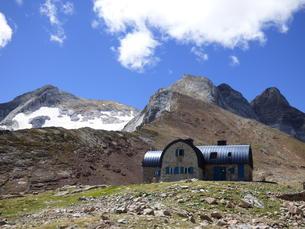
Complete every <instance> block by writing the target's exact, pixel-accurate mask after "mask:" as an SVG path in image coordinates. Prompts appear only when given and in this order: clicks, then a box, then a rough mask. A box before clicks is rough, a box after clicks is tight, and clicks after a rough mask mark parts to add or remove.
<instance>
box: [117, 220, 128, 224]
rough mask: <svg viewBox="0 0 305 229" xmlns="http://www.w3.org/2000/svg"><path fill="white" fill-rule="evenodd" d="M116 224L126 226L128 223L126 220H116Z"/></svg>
mask: <svg viewBox="0 0 305 229" xmlns="http://www.w3.org/2000/svg"><path fill="white" fill-rule="evenodd" d="M117 222H118V223H120V224H127V223H128V221H127V220H126V219H118V221H117Z"/></svg>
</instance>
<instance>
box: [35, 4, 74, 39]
mask: <svg viewBox="0 0 305 229" xmlns="http://www.w3.org/2000/svg"><path fill="white" fill-rule="evenodd" d="M73 13H74V5H73V3H72V2H69V1H66V2H63V1H62V0H45V2H44V3H43V4H42V5H41V7H40V14H41V15H43V16H46V17H47V18H48V20H49V22H50V24H51V26H52V32H51V34H50V41H53V42H56V43H58V44H60V45H62V44H63V43H64V41H65V39H66V38H67V37H66V34H65V30H64V28H63V24H64V23H63V22H62V20H61V17H62V16H63V15H72V14H73Z"/></svg>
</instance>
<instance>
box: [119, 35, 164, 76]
mask: <svg viewBox="0 0 305 229" xmlns="http://www.w3.org/2000/svg"><path fill="white" fill-rule="evenodd" d="M157 46H158V42H157V41H155V40H154V39H153V37H152V34H151V33H150V32H149V31H134V32H132V33H128V34H127V36H125V37H124V38H122V39H121V40H120V46H119V48H118V49H117V51H118V54H119V55H118V60H119V62H120V63H121V64H122V65H123V66H124V67H126V68H128V69H131V70H136V71H140V72H141V71H143V69H144V67H145V66H149V65H153V64H155V63H156V62H157V61H158V59H157V58H155V57H154V50H155V48H156V47H157Z"/></svg>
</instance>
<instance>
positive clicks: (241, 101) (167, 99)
mask: <svg viewBox="0 0 305 229" xmlns="http://www.w3.org/2000/svg"><path fill="white" fill-rule="evenodd" d="M173 93H179V94H181V95H185V96H189V97H191V98H193V99H196V100H200V101H202V102H205V103H209V104H213V105H217V106H219V107H221V108H223V109H226V110H229V111H230V112H233V113H235V114H237V115H240V116H242V117H245V118H251V119H256V118H257V117H256V114H255V113H254V111H253V109H252V107H251V105H250V103H249V102H248V101H247V100H246V99H245V98H244V97H243V95H242V94H241V93H239V92H237V91H235V90H234V89H233V88H231V87H230V86H229V85H226V84H221V85H219V86H218V87H216V86H215V85H214V84H213V82H212V81H211V80H209V79H208V78H205V77H196V76H191V75H185V76H184V77H183V78H182V79H181V80H178V81H177V82H176V83H174V84H173V85H171V86H170V87H168V88H166V89H160V90H159V91H158V92H157V93H156V94H155V95H153V96H152V97H151V98H150V100H149V103H148V105H147V106H146V107H145V108H144V110H143V111H142V112H141V113H140V114H138V115H137V116H136V117H135V118H134V119H133V120H131V121H130V122H129V123H128V124H127V125H126V126H125V128H124V130H126V131H134V130H136V128H137V127H138V126H141V125H143V124H145V123H149V122H151V121H153V120H154V119H155V118H158V117H159V116H160V115H161V113H163V112H169V111H170V110H171V107H174V106H175V103H174V102H173V101H172V94H173Z"/></svg>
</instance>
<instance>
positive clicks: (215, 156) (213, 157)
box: [210, 152, 217, 160]
mask: <svg viewBox="0 0 305 229" xmlns="http://www.w3.org/2000/svg"><path fill="white" fill-rule="evenodd" d="M216 158H217V152H212V153H211V154H210V160H212V159H216Z"/></svg>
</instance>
